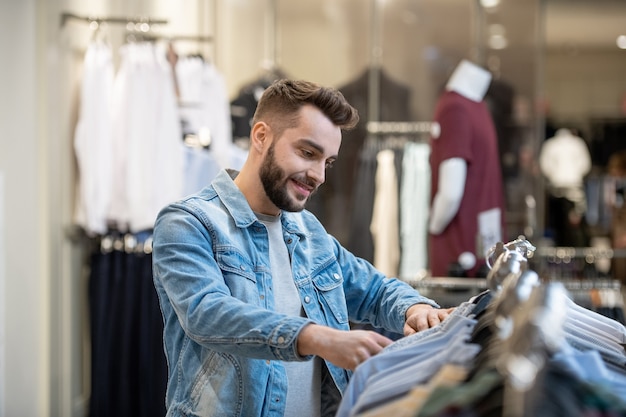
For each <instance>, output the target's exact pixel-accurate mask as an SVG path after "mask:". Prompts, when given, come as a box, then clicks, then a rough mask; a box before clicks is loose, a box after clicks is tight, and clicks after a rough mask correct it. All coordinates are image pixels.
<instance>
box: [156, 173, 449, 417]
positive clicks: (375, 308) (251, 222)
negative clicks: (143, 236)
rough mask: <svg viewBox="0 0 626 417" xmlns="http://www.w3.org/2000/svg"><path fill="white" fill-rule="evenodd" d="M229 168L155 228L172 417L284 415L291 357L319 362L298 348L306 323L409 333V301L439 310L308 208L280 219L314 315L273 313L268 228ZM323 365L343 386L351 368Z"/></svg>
mask: <svg viewBox="0 0 626 417" xmlns="http://www.w3.org/2000/svg"><path fill="white" fill-rule="evenodd" d="M230 174H231V175H233V176H234V175H236V173H234V172H233V173H230ZM231 175H229V173H228V172H226V171H222V172H220V173H219V175H218V176H217V177H216V179H215V180H214V181H213V183H212V184H211V185H210V186H208V187H206V188H204V189H203V190H202V191H200V192H199V193H197V194H195V195H193V196H190V197H188V198H186V199H184V200H182V201H179V202H176V203H173V204H171V205H169V206H168V207H166V208H164V209H163V210H162V211H161V213H160V214H159V216H158V218H157V221H156V224H155V228H154V242H153V266H154V268H153V272H154V284H155V286H156V290H157V293H158V296H159V300H160V304H161V310H162V313H163V317H164V325H165V327H164V343H165V352H166V356H167V360H168V365H169V381H168V388H167V398H166V403H167V407H168V414H167V415H168V416H220V417H226V416H264V417H265V416H281V417H282V416H283V412H284V406H285V398H286V394H287V378H286V373H285V370H284V367H283V365H282V364H281V361H302V360H310V359H311V357H301V356H300V355H298V353H297V347H296V339H297V337H298V333H299V332H300V330H301V329H302V328H303V327H304V326H305V325H307V324H308V323H312V322H314V323H318V324H323V325H327V326H330V327H334V328H337V329H342V330H349V320H350V321H353V322H358V323H368V322H369V323H371V324H373V325H374V326H376V327H382V328H385V329H387V330H389V331H393V332H399V333H401V332H402V328H403V325H404V320H405V312H406V310H407V308H408V307H409V306H411V305H413V304H416V303H428V304H430V305H433V306H437V304H436V303H434V302H433V301H432V300H430V299H428V298H425V297H423V296H421V295H420V294H419V293H418V292H416V291H415V290H414V289H412V288H411V287H410V286H409V285H407V284H406V283H404V282H402V281H400V280H397V279H393V278H387V277H385V276H384V275H383V274H381V273H380V272H378V271H377V270H375V269H374V268H373V267H372V265H371V264H369V263H368V262H366V261H364V260H362V259H359V258H357V257H355V256H354V255H352V254H351V253H350V252H348V251H347V250H346V249H344V248H343V247H342V246H341V245H340V244H339V243H338V242H337V241H336V240H335V239H334V238H333V237H331V236H330V235H329V234H327V232H326V231H325V230H324V228H323V227H322V225H321V224H320V223H319V221H318V220H317V219H316V218H315V217H314V216H313V215H312V214H311V213H309V212H307V211H302V212H300V213H288V212H283V213H282V216H281V222H282V227H283V236H284V239H285V244H286V245H287V247H288V250H289V254H290V256H291V260H292V262H291V269H292V271H293V277H294V281H295V285H296V287H297V289H298V292H299V293H300V300H301V302H302V305H303V307H304V310H305V312H306V317H292V316H286V315H283V314H279V313H276V312H274V311H273V310H274V296H273V293H272V285H271V276H270V273H271V269H270V261H269V259H270V258H269V253H268V250H269V242H268V235H267V231H266V229H265V226H264V225H263V224H262V223H261V222H260V221H258V220H257V217H256V216H255V214H254V213H253V212H252V210H251V209H250V206H249V205H248V203H247V201H246V199H245V197H244V196H243V194H242V193H241V192H240V191H239V189H238V188H237V186H236V185H235V183H234V182H233V180H232V178H231ZM338 348H341V347H340V346H338ZM325 364H326V366H327V368H328V372H329V374H330V376H332V381H333V382H334V384H335V385H336V387H337V388H338V390H339V391H340V392H341V391H343V389H344V388H345V387H346V385H347V383H348V378H349V376H350V373H349V372H348V371H346V370H344V369H341V368H338V367H336V366H334V365H333V364H331V363H328V362H326V363H325Z"/></svg>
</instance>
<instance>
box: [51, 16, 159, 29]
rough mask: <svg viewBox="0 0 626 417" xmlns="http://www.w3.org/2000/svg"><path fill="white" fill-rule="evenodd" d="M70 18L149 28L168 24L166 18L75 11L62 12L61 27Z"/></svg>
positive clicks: (88, 21)
mask: <svg viewBox="0 0 626 417" xmlns="http://www.w3.org/2000/svg"><path fill="white" fill-rule="evenodd" d="M70 20H78V21H82V22H87V23H95V24H97V25H99V24H101V23H113V24H125V25H129V24H132V25H136V24H145V25H148V26H147V28H148V29H149V28H150V27H151V26H153V25H166V24H167V23H168V21H167V20H165V19H153V18H150V17H129V16H106V17H103V16H80V15H77V14H74V13H68V12H66V13H62V14H61V27H64V26H65V24H66V23H67V22H68V21H70Z"/></svg>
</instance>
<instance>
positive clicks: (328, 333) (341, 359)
mask: <svg viewBox="0 0 626 417" xmlns="http://www.w3.org/2000/svg"><path fill="white" fill-rule="evenodd" d="M392 342H393V341H392V340H391V339H389V338H387V337H385V336H383V335H381V334H379V333H376V332H373V331H369V330H350V331H346V330H337V329H333V328H331V327H327V326H321V325H318V324H308V325H306V326H305V327H304V328H303V329H302V331H301V332H300V334H299V335H298V353H299V354H300V355H302V356H306V355H317V356H319V357H322V358H324V359H326V360H327V361H329V362H331V363H332V364H334V365H336V366H339V367H340V368H344V369H350V370H354V369H355V368H356V367H357V366H358V365H359V364H360V363H362V362H364V361H365V360H366V359H368V358H370V357H372V356H374V355H376V354H377V353H378V352H380V351H381V350H383V348H384V347H385V346H387V345H390V344H391V343H392Z"/></svg>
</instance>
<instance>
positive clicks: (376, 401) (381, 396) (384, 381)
mask: <svg viewBox="0 0 626 417" xmlns="http://www.w3.org/2000/svg"><path fill="white" fill-rule="evenodd" d="M465 329H467V330H465ZM470 332H471V329H470V328H468V327H464V328H461V329H459V331H458V333H455V334H454V335H453V336H452V337H451V339H449V340H448V341H447V343H446V345H445V346H443V347H442V348H441V349H437V350H431V351H430V352H428V353H424V354H423V355H422V356H420V357H416V358H415V359H414V361H413V363H411V364H409V363H406V362H404V363H403V364H400V365H397V366H394V367H391V368H390V369H388V370H386V371H384V372H380V373H379V374H377V375H376V377H375V378H373V379H371V380H368V383H367V385H366V387H365V389H364V390H363V392H362V394H361V395H360V396H359V399H358V401H357V402H356V404H355V405H354V407H353V411H352V414H351V416H354V415H356V414H357V413H360V412H363V411H365V410H369V409H372V408H375V407H378V406H380V405H382V404H385V403H387V402H389V401H392V400H395V399H398V398H399V397H401V396H403V395H406V394H407V393H408V392H409V391H411V389H412V388H414V387H416V386H418V385H421V384H425V383H427V382H428V380H429V379H430V378H432V377H433V376H434V375H436V374H437V372H439V370H440V369H441V368H442V367H443V366H444V365H446V364H453V365H457V366H463V367H466V368H468V369H469V367H471V365H472V362H473V359H474V357H475V356H476V354H477V353H478V352H479V351H480V349H481V346H480V345H476V344H472V343H468V339H469V336H470ZM435 352H436V353H435Z"/></svg>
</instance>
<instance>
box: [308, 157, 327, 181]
mask: <svg viewBox="0 0 626 417" xmlns="http://www.w3.org/2000/svg"><path fill="white" fill-rule="evenodd" d="M308 175H309V178H311V179H312V180H314V181H315V183H316V186H320V185H322V184H324V181H326V162H325V161H322V162H321V163H315V164H313V165H312V166H311V167H310V168H309V172H308Z"/></svg>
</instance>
